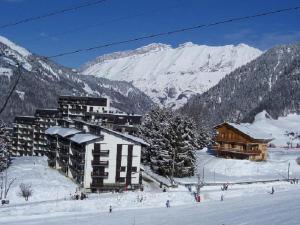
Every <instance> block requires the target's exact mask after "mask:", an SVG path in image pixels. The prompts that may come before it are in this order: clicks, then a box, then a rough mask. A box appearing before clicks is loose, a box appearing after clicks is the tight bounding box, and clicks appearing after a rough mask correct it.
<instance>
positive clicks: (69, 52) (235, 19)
mask: <svg viewBox="0 0 300 225" xmlns="http://www.w3.org/2000/svg"><path fill="white" fill-rule="evenodd" d="M299 9H300V6H296V7H291V8H285V9H278V10H274V11H268V12H262V13H258V14H254V15H249V16H242V17H235V18H231V19H226V20H221V21H217V22H212V23H208V24H201V25H196V26H192V27H185V28H181V29H177V30H171V31H166V32H160V33H155V34H150V35H145V36H140V37H136V38H132V39H127V40H123V41H116V42H110V43H106V44H103V45H98V46H93V47H88V48H81V49H77V50H72V51H67V52H62V53H58V54H56V55H52V56H48V57H44V58H47V59H51V58H57V57H62V56H66V55H72V54H76V53H80V52H84V51H92V50H95V49H100V48H107V47H110V46H114V45H120V44H125V43H130V42H136V41H140V40H145V39H150V38H155V37H160V36H167V35H172V34H176V33H182V32H186V31H191V30H196V29H200V28H206V27H212V26H217V25H221V24H225V23H232V22H236V21H242V20H249V19H254V18H257V17H263V16H268V15H272V14H277V13H282V12H288V11H293V10H299Z"/></svg>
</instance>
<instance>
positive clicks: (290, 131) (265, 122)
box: [241, 111, 300, 148]
mask: <svg viewBox="0 0 300 225" xmlns="http://www.w3.org/2000/svg"><path fill="white" fill-rule="evenodd" d="M299 124H300V115H298V114H288V115H286V116H282V117H278V119H273V118H272V117H271V116H270V115H269V114H268V113H267V112H266V111H262V112H261V113H259V114H257V115H256V116H255V119H254V121H253V123H243V124H241V125H243V126H246V127H248V128H249V129H250V130H252V131H253V132H254V133H257V134H259V133H265V134H266V135H268V136H269V137H270V138H272V139H273V140H272V141H271V142H270V143H272V144H273V145H275V146H276V147H288V145H289V147H294V148H295V147H297V145H298V146H300V126H299ZM288 143H289V144H288Z"/></svg>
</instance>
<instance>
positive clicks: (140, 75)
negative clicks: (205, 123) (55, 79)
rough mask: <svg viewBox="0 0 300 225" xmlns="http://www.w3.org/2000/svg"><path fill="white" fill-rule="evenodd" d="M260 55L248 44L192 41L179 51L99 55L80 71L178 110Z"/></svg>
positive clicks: (151, 48)
mask: <svg viewBox="0 0 300 225" xmlns="http://www.w3.org/2000/svg"><path fill="white" fill-rule="evenodd" d="M261 54H262V52H261V51H260V50H258V49H255V48H252V47H250V46H248V45H245V44H239V45H237V46H234V45H226V46H218V47H214V46H206V45H196V44H193V43H190V42H189V43H185V44H182V45H180V46H178V47H177V48H172V47H171V46H169V45H165V44H150V45H148V46H144V47H141V48H138V49H136V50H132V51H124V52H115V53H112V54H108V55H103V56H100V57H98V58H96V59H95V60H93V61H91V62H88V63H87V64H85V65H84V66H82V68H81V70H80V72H81V73H83V74H89V75H95V76H98V77H104V78H108V79H111V80H123V81H128V82H132V84H133V85H135V86H136V87H138V88H139V89H140V90H142V91H144V92H145V93H146V94H147V95H148V96H150V97H151V99H152V100H153V101H154V102H156V103H158V104H160V105H163V106H169V107H173V108H179V107H180V106H182V105H183V104H185V103H186V102H187V99H189V98H190V96H192V95H194V94H202V93H203V92H205V91H207V90H208V89H209V88H211V87H213V86H214V85H216V84H217V83H218V82H219V80H221V79H222V78H223V77H224V76H225V75H226V74H228V73H230V72H232V71H233V70H235V69H236V68H238V67H240V66H242V65H245V64H247V63H248V62H250V61H251V60H253V59H255V58H256V57H258V56H259V55H261Z"/></svg>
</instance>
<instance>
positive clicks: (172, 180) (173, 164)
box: [171, 149, 175, 186]
mask: <svg viewBox="0 0 300 225" xmlns="http://www.w3.org/2000/svg"><path fill="white" fill-rule="evenodd" d="M174 170H175V149H173V159H172V174H171V176H172V177H171V185H172V186H174Z"/></svg>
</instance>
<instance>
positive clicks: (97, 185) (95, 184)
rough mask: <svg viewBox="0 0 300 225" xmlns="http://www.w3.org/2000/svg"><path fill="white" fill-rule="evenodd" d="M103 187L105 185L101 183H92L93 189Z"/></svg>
mask: <svg viewBox="0 0 300 225" xmlns="http://www.w3.org/2000/svg"><path fill="white" fill-rule="evenodd" d="M97 187H103V183H101V182H92V183H91V188H97Z"/></svg>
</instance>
